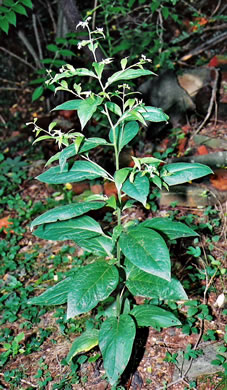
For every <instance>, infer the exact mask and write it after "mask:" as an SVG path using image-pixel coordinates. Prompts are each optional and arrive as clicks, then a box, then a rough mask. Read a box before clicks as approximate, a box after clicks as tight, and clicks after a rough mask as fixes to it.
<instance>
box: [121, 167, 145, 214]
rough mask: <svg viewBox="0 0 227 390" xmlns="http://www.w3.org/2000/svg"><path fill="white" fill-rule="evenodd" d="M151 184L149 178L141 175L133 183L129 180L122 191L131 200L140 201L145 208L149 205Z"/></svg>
mask: <svg viewBox="0 0 227 390" xmlns="http://www.w3.org/2000/svg"><path fill="white" fill-rule="evenodd" d="M149 189H150V182H149V179H148V178H147V176H142V175H141V174H137V175H136V177H135V180H134V182H133V183H131V182H130V180H129V179H127V180H126V181H125V182H124V184H123V186H122V191H124V192H125V193H126V194H127V195H129V196H130V197H131V198H133V199H136V200H138V201H139V202H141V203H142V204H143V205H144V207H145V206H146V203H147V196H148V194H149Z"/></svg>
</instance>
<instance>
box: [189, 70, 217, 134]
mask: <svg viewBox="0 0 227 390" xmlns="http://www.w3.org/2000/svg"><path fill="white" fill-rule="evenodd" d="M218 76H219V73H218V70H217V69H215V79H214V84H213V87H212V94H211V98H210V103H209V107H208V111H207V114H206V116H205V118H204V120H203V121H202V123H201V124H200V125H199V127H198V129H197V130H196V131H195V133H194V134H193V137H194V136H195V135H196V134H198V133H199V132H200V130H201V129H202V128H203V126H204V124H205V123H206V122H207V120H208V119H209V118H210V116H211V113H212V108H213V105H214V104H215V102H216V96H217V87H218Z"/></svg>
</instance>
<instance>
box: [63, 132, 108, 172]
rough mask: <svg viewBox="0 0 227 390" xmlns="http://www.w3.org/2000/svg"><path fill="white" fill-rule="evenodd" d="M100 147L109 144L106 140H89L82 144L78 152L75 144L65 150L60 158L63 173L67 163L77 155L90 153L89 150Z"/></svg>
mask: <svg viewBox="0 0 227 390" xmlns="http://www.w3.org/2000/svg"><path fill="white" fill-rule="evenodd" d="M99 145H108V142H107V141H106V140H105V139H104V138H88V139H85V140H84V141H83V142H82V144H81V146H80V148H79V151H78V152H77V151H76V147H75V144H74V143H73V144H71V145H69V146H67V147H66V148H64V149H63V150H62V152H61V153H60V157H59V164H60V167H61V171H62V170H63V169H64V167H65V164H66V161H67V160H68V159H69V158H70V157H73V156H75V155H76V154H82V153H85V152H88V151H89V150H91V149H93V148H96V147H97V146H99Z"/></svg>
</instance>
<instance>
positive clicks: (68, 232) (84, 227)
mask: <svg viewBox="0 0 227 390" xmlns="http://www.w3.org/2000/svg"><path fill="white" fill-rule="evenodd" d="M100 234H101V235H102V234H103V231H102V229H101V226H100V225H99V223H98V222H96V221H95V220H94V219H93V218H91V217H89V216H87V215H86V216H83V217H78V218H75V219H70V220H66V221H60V222H50V223H48V224H45V225H41V226H39V227H38V229H36V231H35V232H34V235H35V236H37V237H40V238H44V239H45V240H54V241H55V240H59V241H64V240H74V241H76V242H79V241H80V240H81V241H82V240H89V239H91V238H92V237H96V236H98V235H100Z"/></svg>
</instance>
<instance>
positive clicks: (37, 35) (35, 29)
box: [32, 14, 43, 60]
mask: <svg viewBox="0 0 227 390" xmlns="http://www.w3.org/2000/svg"><path fill="white" fill-rule="evenodd" d="M32 24H33V29H34V33H35V39H36V43H37V47H38V51H39V58H40V60H42V59H43V51H42V46H41V43H40V39H39V33H38V29H37V23H36V16H35V14H32Z"/></svg>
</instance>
